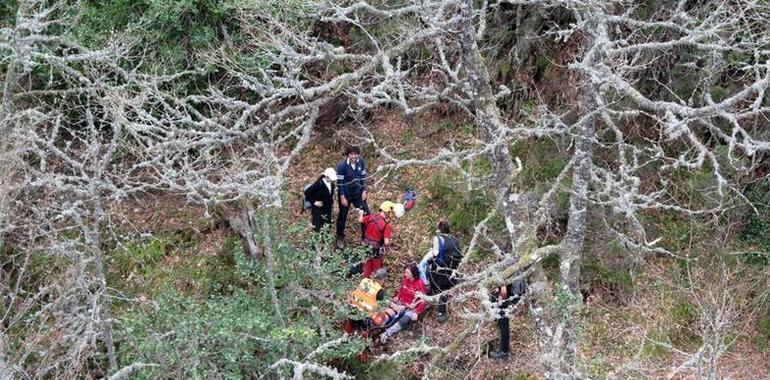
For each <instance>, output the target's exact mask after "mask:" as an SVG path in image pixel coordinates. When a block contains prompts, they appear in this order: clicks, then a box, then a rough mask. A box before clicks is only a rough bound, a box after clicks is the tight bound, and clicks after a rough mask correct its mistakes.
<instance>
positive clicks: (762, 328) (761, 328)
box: [757, 303, 770, 353]
mask: <svg viewBox="0 0 770 380" xmlns="http://www.w3.org/2000/svg"><path fill="white" fill-rule="evenodd" d="M757 333H758V334H757V335H758V336H757V345H758V348H759V351H760V352H762V353H767V352H768V343H769V342H770V303H765V305H764V310H763V311H762V312H761V313H760V314H759V316H758V317H757Z"/></svg>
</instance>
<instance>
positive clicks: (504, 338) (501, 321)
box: [497, 297, 519, 352]
mask: <svg viewBox="0 0 770 380" xmlns="http://www.w3.org/2000/svg"><path fill="white" fill-rule="evenodd" d="M517 303H519V297H515V298H514V299H511V298H509V299H507V300H506V301H504V302H503V304H502V305H501V307H500V318H498V319H497V328H498V329H499V330H500V351H504V352H509V351H510V350H511V330H510V321H509V320H508V317H506V316H505V310H506V309H508V308H509V307H513V305H516V304H517Z"/></svg>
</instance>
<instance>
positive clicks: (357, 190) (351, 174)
mask: <svg viewBox="0 0 770 380" xmlns="http://www.w3.org/2000/svg"><path fill="white" fill-rule="evenodd" d="M344 155H345V158H344V159H343V160H342V161H340V162H339V164H337V186H339V189H338V201H339V210H340V212H339V214H338V215H337V248H339V249H342V248H343V247H344V246H345V224H347V219H348V211H350V205H353V207H355V208H357V209H360V210H363V211H364V214H367V215H368V214H369V213H370V211H369V205H368V204H367V203H366V199H367V197H368V194H367V191H366V164H365V163H364V159H363V158H361V150H359V149H358V147H356V146H349V147H348V148H347V149H345V154H344ZM364 232H365V230H364V227H363V226H362V227H361V234H362V235H363V234H364Z"/></svg>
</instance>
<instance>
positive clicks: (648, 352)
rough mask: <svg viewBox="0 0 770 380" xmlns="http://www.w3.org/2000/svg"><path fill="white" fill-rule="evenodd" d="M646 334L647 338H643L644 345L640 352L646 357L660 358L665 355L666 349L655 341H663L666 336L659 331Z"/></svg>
mask: <svg viewBox="0 0 770 380" xmlns="http://www.w3.org/2000/svg"><path fill="white" fill-rule="evenodd" d="M647 336H648V338H649V339H645V342H644V347H642V354H643V355H644V356H646V357H648V358H662V357H664V356H666V354H667V353H668V350H667V349H666V348H665V347H663V346H661V345H660V344H656V343H655V342H665V341H666V337H665V336H664V335H663V334H661V333H659V332H653V333H649V334H648V335H647Z"/></svg>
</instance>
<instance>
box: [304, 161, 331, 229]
mask: <svg viewBox="0 0 770 380" xmlns="http://www.w3.org/2000/svg"><path fill="white" fill-rule="evenodd" d="M335 181H337V172H336V171H335V170H334V169H332V168H326V170H324V172H323V174H322V175H321V176H320V177H318V180H316V181H315V183H313V184H312V185H310V187H308V188H307V189H305V199H307V200H309V201H310V203H312V204H313V207H312V208H311V214H312V216H313V230H314V231H315V232H319V231H321V229H323V228H324V227H325V226H327V225H330V224H331V223H332V205H333V203H334V197H333V195H334V187H335V186H334V182H335Z"/></svg>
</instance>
